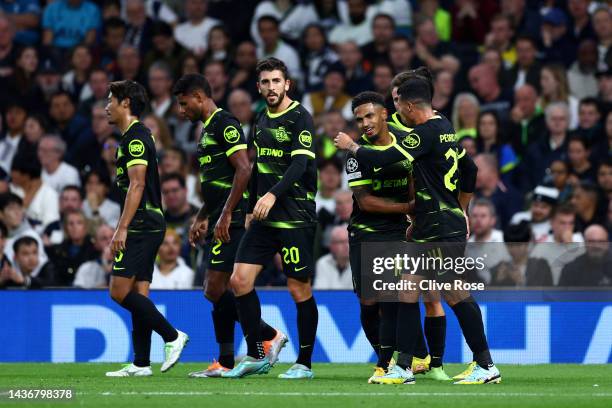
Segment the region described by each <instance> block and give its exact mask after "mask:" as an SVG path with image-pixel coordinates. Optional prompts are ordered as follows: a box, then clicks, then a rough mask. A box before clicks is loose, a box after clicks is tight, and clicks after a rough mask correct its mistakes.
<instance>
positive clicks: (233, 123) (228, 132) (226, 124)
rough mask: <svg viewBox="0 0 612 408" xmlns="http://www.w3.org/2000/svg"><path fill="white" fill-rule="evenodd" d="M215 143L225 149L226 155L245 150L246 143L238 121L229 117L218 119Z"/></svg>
mask: <svg viewBox="0 0 612 408" xmlns="http://www.w3.org/2000/svg"><path fill="white" fill-rule="evenodd" d="M217 129H218V132H215V134H216V135H217V143H219V145H220V146H221V147H222V148H223V150H225V155H226V156H227V157H229V156H231V155H232V154H234V153H236V152H237V151H239V150H246V148H247V143H246V138H245V137H244V132H243V131H242V126H240V123H239V122H238V121H237V120H236V119H234V118H231V117H224V118H223V119H222V120H220V121H219V124H218V128H217Z"/></svg>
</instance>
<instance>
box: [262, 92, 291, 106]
mask: <svg viewBox="0 0 612 408" xmlns="http://www.w3.org/2000/svg"><path fill="white" fill-rule="evenodd" d="M275 95H277V99H276V102H274V103H270V101H269V100H268V98H267V97H266V105H268V107H269V108H276V107H277V106H278V105H280V104H281V102H282V101H283V100H284V99H285V96H286V95H287V92H285V91H283V92H281V93H279V94H275Z"/></svg>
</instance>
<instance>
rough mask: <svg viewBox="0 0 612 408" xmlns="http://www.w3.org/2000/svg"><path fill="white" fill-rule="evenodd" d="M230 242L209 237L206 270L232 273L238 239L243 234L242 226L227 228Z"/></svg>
mask: <svg viewBox="0 0 612 408" xmlns="http://www.w3.org/2000/svg"><path fill="white" fill-rule="evenodd" d="M229 235H230V242H225V243H224V242H221V241H220V240H218V239H217V240H215V239H214V238H212V235H211V238H210V240H209V246H210V250H209V251H208V270H212V271H219V272H226V273H232V271H233V270H234V260H235V259H236V253H237V252H238V247H239V246H240V241H241V240H242V236H243V235H244V228H240V227H238V228H230V229H229Z"/></svg>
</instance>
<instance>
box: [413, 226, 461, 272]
mask: <svg viewBox="0 0 612 408" xmlns="http://www.w3.org/2000/svg"><path fill="white" fill-rule="evenodd" d="M466 245H467V241H466V239H465V236H457V237H450V238H440V239H437V240H436V241H435V242H424V243H422V244H420V245H419V246H420V249H419V252H422V254H423V255H425V256H427V257H429V258H442V259H443V260H444V264H449V262H451V263H450V264H449V265H457V264H458V260H460V258H464V257H465V248H466ZM414 274H415V275H418V276H423V277H426V278H427V279H435V280H437V281H440V282H447V281H452V280H455V279H463V278H464V276H463V275H462V274H458V273H457V272H456V270H455V268H453V269H448V270H447V269H439V268H435V267H429V268H422V269H417V270H415V271H414Z"/></svg>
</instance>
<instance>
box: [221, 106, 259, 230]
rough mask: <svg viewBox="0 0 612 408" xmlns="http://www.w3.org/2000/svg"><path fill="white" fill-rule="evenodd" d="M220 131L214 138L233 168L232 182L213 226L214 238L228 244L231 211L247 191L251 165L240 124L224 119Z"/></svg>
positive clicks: (231, 119) (233, 120)
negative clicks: (221, 130)
mask: <svg viewBox="0 0 612 408" xmlns="http://www.w3.org/2000/svg"><path fill="white" fill-rule="evenodd" d="M220 129H223V134H220V133H218V132H215V138H216V140H217V143H219V145H220V146H222V147H223V150H225V155H226V156H227V159H228V161H229V162H230V164H231V165H232V167H234V179H233V180H232V187H231V190H230V194H229V196H228V197H227V200H226V201H225V204H224V205H223V210H222V211H221V215H220V217H219V220H218V221H217V224H216V225H215V231H214V238H215V239H219V240H221V241H222V242H229V240H230V236H229V227H230V225H231V223H232V211H234V209H235V208H236V206H237V205H238V203H239V202H240V200H241V199H242V195H243V194H244V191H245V190H246V189H247V185H248V183H249V177H251V164H250V162H249V156H248V154H247V147H248V146H247V142H246V139H245V137H244V133H243V132H242V126H240V123H239V122H238V121H237V120H236V119H233V118H224V119H223V124H222V126H221V128H220Z"/></svg>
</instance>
